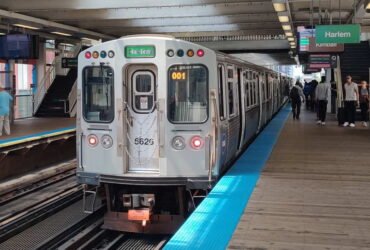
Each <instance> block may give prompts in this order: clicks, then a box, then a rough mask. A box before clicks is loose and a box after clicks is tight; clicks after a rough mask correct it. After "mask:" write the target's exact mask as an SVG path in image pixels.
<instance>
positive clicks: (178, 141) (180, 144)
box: [172, 136, 186, 150]
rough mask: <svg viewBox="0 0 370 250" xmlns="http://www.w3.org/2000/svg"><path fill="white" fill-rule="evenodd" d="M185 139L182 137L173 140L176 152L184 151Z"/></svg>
mask: <svg viewBox="0 0 370 250" xmlns="http://www.w3.org/2000/svg"><path fill="white" fill-rule="evenodd" d="M185 146H186V144H185V139H184V137H182V136H175V137H174V138H173V139H172V147H173V148H174V149H176V150H183V149H184V148H185Z"/></svg>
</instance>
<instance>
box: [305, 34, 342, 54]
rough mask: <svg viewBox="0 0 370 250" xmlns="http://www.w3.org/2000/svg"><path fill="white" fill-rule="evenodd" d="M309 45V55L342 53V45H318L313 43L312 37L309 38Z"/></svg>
mask: <svg viewBox="0 0 370 250" xmlns="http://www.w3.org/2000/svg"><path fill="white" fill-rule="evenodd" d="M309 40H310V43H309V45H308V46H309V47H308V52H311V53H318V52H319V53H323V52H324V53H325V52H326V53H333V52H343V51H344V45H343V44H342V43H319V44H317V43H316V42H315V38H314V37H310V38H309Z"/></svg>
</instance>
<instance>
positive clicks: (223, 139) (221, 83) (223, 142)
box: [217, 64, 228, 166]
mask: <svg viewBox="0 0 370 250" xmlns="http://www.w3.org/2000/svg"><path fill="white" fill-rule="evenodd" d="M217 76H218V104H219V107H218V112H219V117H220V123H221V124H220V137H219V138H220V145H219V147H220V152H221V154H220V165H221V166H223V164H225V162H226V157H227V132H228V124H227V119H226V118H227V112H226V105H225V104H226V102H225V93H226V92H225V90H226V88H225V66H224V65H223V64H219V65H218V71H217Z"/></svg>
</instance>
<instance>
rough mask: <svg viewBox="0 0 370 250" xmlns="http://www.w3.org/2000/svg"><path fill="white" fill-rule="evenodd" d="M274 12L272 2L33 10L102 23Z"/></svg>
mask: <svg viewBox="0 0 370 250" xmlns="http://www.w3.org/2000/svg"><path fill="white" fill-rule="evenodd" d="M273 11H274V9H273V7H272V4H271V2H270V1H269V2H257V3H256V2H243V3H231V4H224V3H223V4H211V5H202V6H180V7H173V6H171V7H154V8H150V7H149V8H144V7H143V8H119V9H97V10H68V11H66V10H55V11H50V12H49V11H35V12H32V15H34V16H38V17H40V18H47V19H49V20H53V21H72V20H75V21H78V20H93V21H94V22H98V21H101V20H117V19H138V18H167V17H199V16H224V15H234V14H248V13H250V14H252V13H260V14H263V13H264V14H266V13H271V12H273Z"/></svg>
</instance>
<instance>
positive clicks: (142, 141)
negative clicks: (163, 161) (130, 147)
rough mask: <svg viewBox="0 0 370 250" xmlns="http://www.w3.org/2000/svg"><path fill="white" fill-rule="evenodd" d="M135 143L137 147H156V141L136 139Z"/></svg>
mask: <svg viewBox="0 0 370 250" xmlns="http://www.w3.org/2000/svg"><path fill="white" fill-rule="evenodd" d="M134 143H135V145H154V140H153V139H150V138H142V137H136V138H135V141H134Z"/></svg>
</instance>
